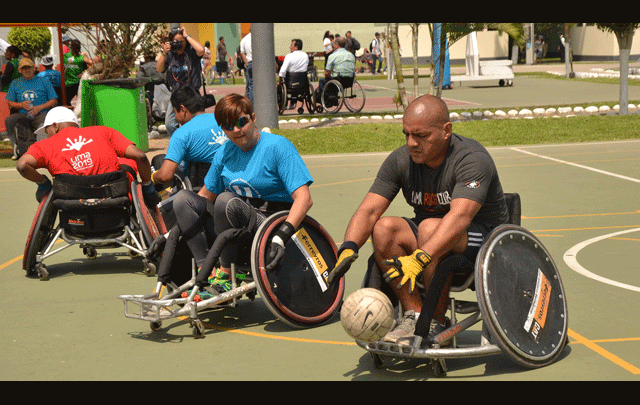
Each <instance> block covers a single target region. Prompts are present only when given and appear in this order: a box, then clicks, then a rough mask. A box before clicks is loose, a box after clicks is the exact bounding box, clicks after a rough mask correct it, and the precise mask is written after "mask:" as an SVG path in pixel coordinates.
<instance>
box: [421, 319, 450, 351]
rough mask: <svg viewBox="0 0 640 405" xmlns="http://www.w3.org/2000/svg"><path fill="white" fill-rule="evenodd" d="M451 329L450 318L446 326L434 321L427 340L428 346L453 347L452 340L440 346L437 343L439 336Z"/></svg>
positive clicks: (446, 321)
mask: <svg viewBox="0 0 640 405" xmlns="http://www.w3.org/2000/svg"><path fill="white" fill-rule="evenodd" d="M449 328H451V321H450V320H449V319H448V318H447V319H446V320H445V324H444V325H442V324H440V322H438V321H436V320H435V319H434V320H432V321H431V327H430V328H429V337H428V338H427V344H428V345H429V346H430V347H433V346H437V345H440V347H448V346H451V340H449V341H448V342H445V343H443V344H440V343H438V342H437V341H436V338H437V337H438V335H440V334H441V333H442V332H444V331H446V330H447V329H449Z"/></svg>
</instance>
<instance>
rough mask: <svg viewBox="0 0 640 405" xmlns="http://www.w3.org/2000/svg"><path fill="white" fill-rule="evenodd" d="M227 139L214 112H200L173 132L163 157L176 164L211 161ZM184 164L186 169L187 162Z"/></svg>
mask: <svg viewBox="0 0 640 405" xmlns="http://www.w3.org/2000/svg"><path fill="white" fill-rule="evenodd" d="M228 140H229V138H227V136H226V135H225V134H224V132H223V131H222V128H220V126H219V125H218V123H217V122H216V117H215V115H214V114H200V115H198V116H195V117H194V118H193V119H192V120H191V121H189V122H187V123H186V124H184V125H183V126H182V127H180V128H179V129H178V130H177V131H176V132H175V133H174V134H173V136H172V137H171V141H170V142H169V149H168V151H167V156H166V157H165V159H167V160H170V161H172V162H175V163H177V164H181V163H182V162H185V163H187V162H189V163H190V162H194V163H211V162H213V158H214V156H215V155H216V152H217V151H218V150H219V149H220V148H221V147H222V145H224V144H225V142H226V141H228ZM185 166H186V168H187V169H188V167H189V164H186V165H185Z"/></svg>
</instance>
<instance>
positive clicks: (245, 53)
mask: <svg viewBox="0 0 640 405" xmlns="http://www.w3.org/2000/svg"><path fill="white" fill-rule="evenodd" d="M240 55H242V61H243V62H244V66H245V71H246V78H247V91H246V96H247V98H248V99H249V101H251V104H252V105H253V49H252V45H251V32H249V35H247V36H246V37H244V39H243V40H242V42H240Z"/></svg>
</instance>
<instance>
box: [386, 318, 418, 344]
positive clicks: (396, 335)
mask: <svg viewBox="0 0 640 405" xmlns="http://www.w3.org/2000/svg"><path fill="white" fill-rule="evenodd" d="M417 323H418V317H417V316H416V313H415V311H408V312H406V313H405V314H404V317H403V318H402V320H401V321H400V323H399V324H398V326H397V327H396V328H395V329H394V330H392V331H391V332H389V334H387V336H385V337H384V339H382V341H383V342H385V343H392V344H397V343H398V341H400V340H402V342H405V341H407V342H408V341H411V340H412V338H413V337H415V332H416V324H417Z"/></svg>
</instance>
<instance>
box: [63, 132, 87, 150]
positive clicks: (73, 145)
mask: <svg viewBox="0 0 640 405" xmlns="http://www.w3.org/2000/svg"><path fill="white" fill-rule="evenodd" d="M67 142H69V143H68V144H67V149H62V151H63V152H68V151H72V150H75V151H76V152H80V150H82V148H83V147H84V146H86V145H89V144H90V143H91V142H93V139H85V138H83V137H82V136H81V137H79V138H78V139H75V140H74V141H71V139H69V138H67Z"/></svg>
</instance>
